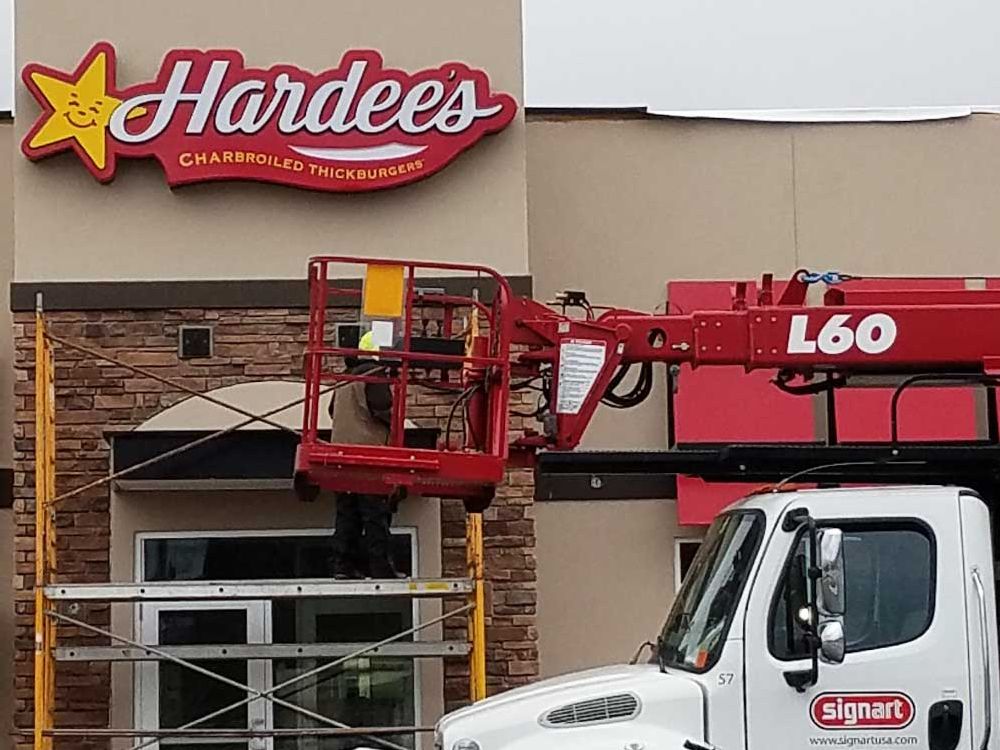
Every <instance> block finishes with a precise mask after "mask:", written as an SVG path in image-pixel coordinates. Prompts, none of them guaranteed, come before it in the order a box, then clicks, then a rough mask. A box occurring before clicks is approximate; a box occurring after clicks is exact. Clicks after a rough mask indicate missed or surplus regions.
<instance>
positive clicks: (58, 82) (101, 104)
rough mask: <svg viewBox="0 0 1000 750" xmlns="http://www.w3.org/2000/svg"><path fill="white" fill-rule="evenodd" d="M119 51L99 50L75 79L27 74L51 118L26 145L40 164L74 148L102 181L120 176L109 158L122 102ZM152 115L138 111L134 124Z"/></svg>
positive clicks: (41, 70) (45, 71) (40, 69)
mask: <svg viewBox="0 0 1000 750" xmlns="http://www.w3.org/2000/svg"><path fill="white" fill-rule="evenodd" d="M114 63H115V58H114V48H112V47H111V45H109V44H105V43H101V44H97V45H95V46H94V48H93V49H91V50H90V52H89V53H88V54H87V56H86V57H85V58H84V60H83V62H81V63H80V65H79V67H77V69H76V71H75V72H74V73H73V74H72V75H69V76H67V75H65V74H63V73H60V72H59V71H55V70H52V69H50V68H47V67H44V66H41V65H29V66H28V67H27V68H25V70H24V74H23V78H24V82H25V84H26V85H27V86H28V88H29V89H30V90H31V92H32V94H33V95H34V96H35V99H37V100H38V103H39V104H41V105H42V107H43V108H44V110H45V112H44V113H43V115H42V116H41V117H39V119H38V121H37V122H36V123H35V126H34V127H33V128H32V129H31V131H30V132H29V133H28V135H27V137H26V138H25V140H24V144H23V150H24V152H25V154H27V155H28V157H29V158H33V159H37V158H42V157H44V156H48V155H50V154H53V153H56V152H59V151H64V150H67V149H70V148H72V149H73V150H74V151H76V153H77V154H78V155H79V156H80V158H81V159H82V160H83V162H84V164H86V165H87V168H88V169H90V171H91V172H93V173H94V175H95V176H96V177H97V178H98V179H100V180H108V179H110V178H111V176H112V175H113V173H114V154H113V153H112V154H110V155H109V153H108V123H109V122H110V120H111V115H112V114H113V113H114V111H115V109H117V108H118V107H119V106H120V105H121V103H122V100H121V99H119V98H118V97H116V96H115V95H114V92H115V81H114ZM145 113H146V111H145V110H144V109H143V108H141V107H137V108H135V109H134V110H133V111H132V112H130V113H129V115H128V118H129V119H132V118H134V117H141V116H142V115H144V114H145Z"/></svg>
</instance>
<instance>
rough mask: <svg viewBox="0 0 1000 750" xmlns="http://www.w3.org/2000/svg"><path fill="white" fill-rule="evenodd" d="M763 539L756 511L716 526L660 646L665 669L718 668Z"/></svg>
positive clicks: (669, 618) (694, 565) (690, 573)
mask: <svg viewBox="0 0 1000 750" xmlns="http://www.w3.org/2000/svg"><path fill="white" fill-rule="evenodd" d="M763 536H764V518H763V515H762V514H760V513H759V512H757V511H737V512H733V513H727V514H725V515H722V516H719V517H718V518H717V519H716V520H715V523H713V524H712V526H711V528H710V529H709V530H708V534H707V535H706V536H705V541H704V543H703V544H702V546H701V549H699V550H698V554H697V555H696V556H695V559H694V561H693V562H692V563H691V569H690V571H688V575H687V579H686V580H685V581H684V585H683V586H682V587H681V590H680V592H679V593H678V594H677V598H676V599H675V600H674V606H673V607H672V608H671V609H670V614H669V615H668V616H667V622H666V624H665V625H664V626H663V631H662V632H661V633H660V638H659V640H658V641H657V658H658V659H659V662H660V666H661V667H676V668H677V669H684V670H687V671H692V672H704V671H706V670H708V669H711V668H712V667H713V666H714V665H715V662H716V661H717V660H718V658H719V654H720V653H721V651H722V644H723V643H724V642H725V640H726V634H727V632H728V631H729V625H730V623H731V622H732V620H733V615H734V614H735V612H736V605H737V602H738V601H739V598H740V594H741V593H742V592H743V586H744V584H745V583H746V581H747V577H748V576H749V575H750V568H751V567H753V561H754V558H755V557H756V555H757V548H758V547H759V546H760V540H761V538H762V537H763Z"/></svg>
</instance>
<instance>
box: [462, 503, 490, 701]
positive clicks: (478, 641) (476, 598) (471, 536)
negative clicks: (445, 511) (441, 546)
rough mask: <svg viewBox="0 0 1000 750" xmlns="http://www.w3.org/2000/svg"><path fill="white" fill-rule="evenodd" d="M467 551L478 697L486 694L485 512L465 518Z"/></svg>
mask: <svg viewBox="0 0 1000 750" xmlns="http://www.w3.org/2000/svg"><path fill="white" fill-rule="evenodd" d="M465 551H466V558H467V559H468V563H469V577H470V578H471V579H472V593H471V594H470V595H469V599H470V603H471V604H472V605H473V607H472V609H470V610H469V642H470V643H471V644H472V648H471V650H470V651H469V697H470V698H471V699H472V700H473V702H475V701H479V700H482V699H483V698H485V697H486V611H485V610H486V597H485V594H484V591H483V587H484V585H485V582H484V576H483V514H482V513H469V514H468V516H467V518H466V520H465Z"/></svg>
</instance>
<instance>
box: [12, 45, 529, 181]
mask: <svg viewBox="0 0 1000 750" xmlns="http://www.w3.org/2000/svg"><path fill="white" fill-rule="evenodd" d="M115 60H116V57H115V50H114V47H112V46H111V45H110V44H108V43H106V42H101V43H99V44H96V45H94V47H93V48H92V49H91V50H90V51H89V52H88V53H87V55H86V57H84V59H83V61H82V62H81V63H80V65H79V66H78V67H77V69H76V70H75V71H74V72H73V73H72V74H66V73H62V72H60V71H57V70H54V69H52V68H49V67H46V66H43V65H39V64H36V63H32V64H30V65H27V66H26V67H25V69H24V71H23V73H22V78H23V80H24V83H25V85H26V86H27V87H28V89H29V90H30V91H31V93H32V95H33V96H34V97H35V99H36V100H37V101H38V103H39V104H40V105H41V106H42V108H43V112H42V114H41V116H40V117H39V118H38V120H37V121H36V122H35V124H34V125H33V127H32V128H31V130H30V131H29V132H28V134H27V136H26V137H25V139H24V141H23V143H22V150H23V152H24V154H25V155H26V156H27V157H28V158H29V159H32V160H37V159H42V158H45V157H47V156H50V155H52V154H56V153H60V152H62V151H67V150H70V149H72V150H73V151H75V152H76V154H77V155H78V156H79V157H80V159H81V160H82V161H83V162H84V164H85V165H86V166H87V168H88V169H89V170H90V171H91V173H93V175H94V176H95V177H96V178H97V179H98V180H100V181H101V182H109V181H111V180H112V179H113V178H114V174H115V166H116V161H117V159H118V157H123V158H147V157H153V158H155V159H157V160H158V161H159V162H160V164H161V165H162V166H163V170H164V172H165V173H166V177H167V182H168V183H169V184H170V185H171V186H175V185H184V184H188V183H193V182H206V181H212V180H252V181H259V182H274V183H280V184H285V185H294V186H297V187H302V188H308V189H312V190H325V191H334V192H360V191H368V190H379V189H382V188H389V187H396V186H399V185H404V184H407V183H410V182H415V181H416V180H420V179H422V178H424V177H428V176H430V175H432V174H434V173H435V172H437V171H439V170H440V169H442V168H443V167H445V166H446V165H447V164H449V163H450V162H451V161H453V160H454V159H455V158H456V157H457V156H458V155H459V154H460V153H461V152H462V151H464V150H465V149H467V148H469V147H470V146H472V145H474V144H475V143H477V142H478V141H479V140H480V139H481V138H482V137H483V136H485V135H489V134H492V133H497V132H499V131H501V130H503V129H504V128H505V127H507V125H509V124H510V122H511V121H512V120H513V119H514V115H515V113H516V112H517V103H516V102H515V101H514V99H513V97H511V96H510V95H508V94H502V93H494V92H493V91H492V90H491V88H490V81H489V78H488V77H487V75H486V73H484V72H483V71H481V70H475V69H472V68H469V67H468V66H467V65H464V64H462V63H457V62H450V63H445V64H443V65H441V66H440V67H437V68H433V69H427V70H421V71H419V72H416V73H405V72H403V71H401V70H396V69H393V68H387V67H385V66H384V64H383V60H382V56H381V55H380V54H379V53H378V52H376V51H374V50H353V51H350V52H347V53H345V54H344V56H343V58H342V59H341V61H340V64H339V65H338V66H337V67H336V68H334V69H331V70H328V71H324V72H322V73H317V74H313V73H309V72H307V71H304V70H302V69H301V68H297V67H294V66H290V65H276V66H273V67H271V68H268V69H267V70H260V69H255V68H247V67H246V66H245V64H244V60H243V56H242V54H240V53H239V52H236V51H232V50H213V51H199V50H172V51H171V52H169V53H168V54H167V55H166V57H165V58H164V60H163V63H162V65H161V66H160V71H159V74H158V75H157V77H156V79H155V80H153V81H150V82H148V83H140V84H136V85H134V86H130V87H128V88H125V89H118V88H117V85H116V82H115Z"/></svg>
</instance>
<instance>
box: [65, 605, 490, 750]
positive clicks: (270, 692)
mask: <svg viewBox="0 0 1000 750" xmlns="http://www.w3.org/2000/svg"><path fill="white" fill-rule="evenodd" d="M472 607H473V605H471V604H467V605H465V606H463V607H459V608H458V609H455V610H452V611H451V612H446V613H445V614H443V615H440V616H438V617H435V618H433V619H431V620H428V621H427V622H423V623H420V624H418V625H415V626H413V627H412V628H409V629H407V630H404V631H402V632H400V633H396V634H395V635H392V636H390V637H388V638H385V639H383V640H381V641H379V642H377V643H372V644H366V645H365V646H364V647H363V648H359V649H358V650H356V651H354V652H353V653H351V654H347V655H346V656H343V657H340V658H339V659H335V660H334V661H332V662H328V663H326V664H323V665H320V666H319V667H316V668H315V669H311V670H309V671H307V672H303V673H302V674H300V675H296V676H295V677H292V678H291V679H288V680H285V681H284V682H282V683H280V684H278V685H275V686H273V687H271V688H268V689H267V690H256V689H255V688H252V687H250V686H249V685H244V684H242V683H240V682H238V681H236V680H231V679H229V678H228V677H225V676H224V675H220V674H218V673H216V672H213V671H211V670H209V669H206V668H204V667H201V666H199V665H197V664H195V663H193V662H191V661H188V660H186V659H182V658H180V657H177V656H174V655H173V654H170V653H168V652H166V651H161V650H159V649H157V648H155V647H153V646H149V645H144V644H142V643H139V642H137V641H133V640H131V639H129V638H126V637H124V636H122V635H118V634H116V633H114V632H112V631H110V630H106V629H104V628H99V627H97V626H95V625H91V624H90V623H87V622H84V621H82V620H78V619H76V618H75V617H70V616H69V615H64V614H62V613H61V612H56V611H55V610H47V612H46V614H47V615H49V616H50V617H54V618H56V619H58V620H61V621H63V622H66V623H68V624H70V625H75V626H76V627H79V628H82V629H84V630H87V631H90V632H92V633H95V634H97V635H102V636H105V637H107V638H110V639H112V640H114V641H118V642H120V643H124V644H126V645H128V646H132V647H134V648H142V649H146V650H147V651H149V652H150V653H153V654H156V655H157V656H159V657H161V658H163V659H164V660H166V661H170V662H173V663H175V664H178V665H179V666H181V667H184V668H186V669H190V670H192V671H194V672H197V673H199V674H202V675H204V676H206V677H209V678H211V679H214V680H217V681H219V682H222V683H224V684H227V685H229V686H230V687H234V688H236V689H238V690H242V691H245V692H247V693H249V694H250V695H249V697H247V698H244V699H242V700H240V701H237V702H236V703H233V704H232V705H229V706H224V707H223V708H220V709H218V710H216V711H213V712H212V713H210V714H206V715H205V716H202V717H201V718H199V719H195V720H194V721H191V722H188V723H187V724H185V725H183V726H181V727H178V728H177V729H178V731H180V730H185V729H193V728H194V727H196V726H198V725H200V724H204V723H205V722H207V721H210V720H212V719H214V718H216V717H218V716H222V715H223V714H227V713H229V712H230V711H233V710H235V709H237V708H240V707H242V706H245V705H248V704H250V703H253V702H254V701H257V700H267V701H270V702H271V703H274V704H275V705H278V706H281V707H283V708H287V709H289V710H290V711H294V712H296V713H299V714H302V715H304V716H306V717H308V718H311V719H313V720H314V721H318V722H320V723H323V724H327V725H329V726H333V727H336V728H338V729H352V727H350V726H349V725H347V724H344V723H342V722H339V721H337V720H335V719H331V718H330V717H328V716H323V715H322V714H318V713H315V712H314V711H310V710H309V709H307V708H303V707H302V706H297V705H296V704H294V703H289V702H288V701H285V700H283V699H281V698H279V697H277V696H276V695H275V693H277V692H278V691H280V690H283V689H284V688H286V687H288V686H290V685H293V684H295V683H298V682H302V681H304V680H306V679H309V678H310V677H315V676H316V675H319V674H322V673H323V672H326V671H329V670H330V669H333V668H334V667H337V666H340V665H341V664H344V663H345V662H348V661H350V660H351V659H356V658H358V657H359V656H363V655H364V654H367V653H370V652H371V651H373V650H374V649H377V648H380V647H381V646H385V645H387V644H389V643H393V642H395V641H398V640H400V639H402V638H405V637H406V636H408V635H412V634H414V633H417V632H419V631H421V630H424V629H425V628H428V627H430V626H432V625H436V624H438V623H440V622H444V621H445V620H447V619H450V618H452V617H455V616H457V615H460V614H464V613H466V612H468V611H469V610H470V609H472ZM365 739H367V740H370V741H372V742H375V743H376V744H378V745H381V746H382V747H386V748H389V749H390V750H408V748H406V747H404V746H403V745H399V744H396V743H394V742H390V741H389V740H385V739H382V738H380V737H374V736H365ZM157 742H158V738H155V737H154V738H153V739H148V740H145V741H143V742H140V743H138V744H136V745H133V746H132V748H131V750H142V748H146V747H149V746H150V745H153V744H156V743H157Z"/></svg>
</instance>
